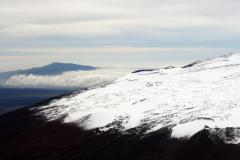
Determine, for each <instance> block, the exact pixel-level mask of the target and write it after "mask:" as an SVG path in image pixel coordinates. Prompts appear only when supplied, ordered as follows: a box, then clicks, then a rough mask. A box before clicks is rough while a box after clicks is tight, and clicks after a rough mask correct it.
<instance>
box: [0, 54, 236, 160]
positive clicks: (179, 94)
mask: <svg viewBox="0 0 240 160" xmlns="http://www.w3.org/2000/svg"><path fill="white" fill-rule="evenodd" d="M239 82H240V54H234V55H226V56H222V57H218V58H214V59H209V60H205V61H201V62H198V63H193V64H190V65H188V66H187V67H184V68H172V67H170V68H167V69H159V70H138V71H135V72H134V73H131V74H128V75H126V76H125V77H122V78H120V79H118V80H115V81H113V82H112V83H110V84H107V85H103V86H99V87H93V88H88V89H85V90H81V91H77V92H73V93H70V94H66V95H61V96H58V97H55V98H52V99H49V100H46V101H43V102H41V103H38V104H35V105H32V106H30V107H26V108H22V109H20V110H16V111H13V112H9V113H6V114H4V115H2V116H0V160H15V159H21V160H32V159H35V160H42V159H50V160H65V159H66V160H69V159H71V160H239V159H240V123H239V115H240V83H239Z"/></svg>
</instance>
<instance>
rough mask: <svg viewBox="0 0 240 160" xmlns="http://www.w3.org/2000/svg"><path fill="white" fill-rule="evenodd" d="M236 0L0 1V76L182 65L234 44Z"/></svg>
mask: <svg viewBox="0 0 240 160" xmlns="http://www.w3.org/2000/svg"><path fill="white" fill-rule="evenodd" d="M239 8H240V1H238V0H211V1H209V0H201V1H200V0H0V71H5V70H11V69H16V68H26V67H31V66H38V65H43V64H47V63H50V62H53V61H59V62H73V63H79V64H87V65H94V66H117V67H118V66H121V67H162V66H166V65H183V64H185V63H189V62H191V61H193V60H197V59H205V58H209V57H214V56H218V55H222V54H227V53H229V52H238V51H239V49H240V47H239V42H240V21H239V18H240V10H239Z"/></svg>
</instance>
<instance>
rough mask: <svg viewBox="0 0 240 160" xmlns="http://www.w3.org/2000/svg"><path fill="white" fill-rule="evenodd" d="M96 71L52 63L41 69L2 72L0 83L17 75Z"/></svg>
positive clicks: (88, 67) (76, 65)
mask: <svg viewBox="0 0 240 160" xmlns="http://www.w3.org/2000/svg"><path fill="white" fill-rule="evenodd" d="M96 69H97V68H96V67H92V66H85V65H78V64H71V63H52V64H49V65H45V66H42V67H36V68H30V69H25V70H15V71H9V72H2V73H0V82H4V81H6V80H7V79H9V78H10V77H11V76H14V75H18V74H25V75H30V74H33V75H59V74H62V73H63V72H67V71H78V70H82V71H91V70H96Z"/></svg>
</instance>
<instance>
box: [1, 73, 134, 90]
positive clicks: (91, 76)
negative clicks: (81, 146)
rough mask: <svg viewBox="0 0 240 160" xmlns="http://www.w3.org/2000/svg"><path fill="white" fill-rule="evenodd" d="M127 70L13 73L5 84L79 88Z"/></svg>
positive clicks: (116, 75)
mask: <svg viewBox="0 0 240 160" xmlns="http://www.w3.org/2000/svg"><path fill="white" fill-rule="evenodd" d="M129 72H131V70H130V69H99V70H95V71H72V72H65V73H63V74H61V75H56V76H37V75H15V76H12V77H11V78H10V79H8V80H7V81H6V82H5V85H6V86H9V87H17V88H54V89H61V88H67V89H79V88H85V87H91V86H95V85H98V84H100V83H108V82H111V81H112V80H114V79H116V78H118V77H121V76H123V75H125V74H127V73H129Z"/></svg>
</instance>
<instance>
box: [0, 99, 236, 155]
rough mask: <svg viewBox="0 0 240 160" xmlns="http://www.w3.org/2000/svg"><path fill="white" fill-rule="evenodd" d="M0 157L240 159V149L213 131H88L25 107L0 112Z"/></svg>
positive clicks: (165, 129)
mask: <svg viewBox="0 0 240 160" xmlns="http://www.w3.org/2000/svg"><path fill="white" fill-rule="evenodd" d="M45 103H46V102H45ZM0 159H1V160H15V159H21V160H33V159H34V160H43V159H44V160H45V159H46V160H65V159H66V160H69V159H71V160H75V159H76V160H95V159H96V160H101V159H102V160H130V159H131V160H143V159H144V160H145V159H146V160H155V159H163V160H194V159H196V160H198V159H199V160H200V159H201V160H223V159H226V160H230V159H232V160H233V159H234V160H235V159H236V160H239V159H240V148H239V146H238V145H229V144H224V143H223V141H221V140H220V139H218V137H214V138H213V137H211V134H210V132H209V131H208V130H203V131H201V132H199V133H197V134H195V135H194V136H193V137H192V138H190V139H189V140H186V139H175V138H171V130H169V129H168V128H162V129H160V130H158V131H155V132H152V133H150V134H147V135H139V134H134V132H133V133H131V134H130V133H129V134H123V133H120V132H118V131H114V130H110V131H108V132H99V131H98V130H97V129H96V130H91V131H84V130H83V129H81V128H79V127H78V126H75V125H74V124H62V123H61V120H58V121H53V122H45V121H44V120H43V119H42V118H41V117H37V116H34V110H29V109H27V108H24V109H20V110H17V111H14V112H10V113H7V114H5V115H3V116H0Z"/></svg>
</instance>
